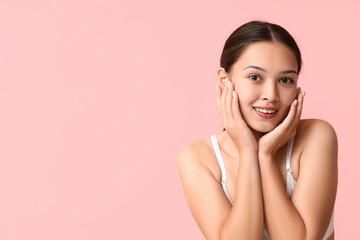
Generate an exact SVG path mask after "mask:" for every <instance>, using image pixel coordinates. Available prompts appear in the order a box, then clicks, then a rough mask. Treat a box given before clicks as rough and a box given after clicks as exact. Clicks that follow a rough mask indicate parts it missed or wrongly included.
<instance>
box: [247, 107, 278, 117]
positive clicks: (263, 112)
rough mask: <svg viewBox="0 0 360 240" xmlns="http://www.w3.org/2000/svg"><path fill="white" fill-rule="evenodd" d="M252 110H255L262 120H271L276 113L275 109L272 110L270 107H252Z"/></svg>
mask: <svg viewBox="0 0 360 240" xmlns="http://www.w3.org/2000/svg"><path fill="white" fill-rule="evenodd" d="M253 109H254V110H255V112H256V113H257V114H258V115H259V116H260V117H262V118H266V119H269V118H272V117H274V116H275V114H276V113H277V111H278V110H277V109H275V108H272V107H263V108H261V107H253Z"/></svg>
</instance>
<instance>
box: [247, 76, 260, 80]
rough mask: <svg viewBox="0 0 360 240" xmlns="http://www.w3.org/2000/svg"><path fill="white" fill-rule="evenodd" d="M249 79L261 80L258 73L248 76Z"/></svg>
mask: <svg viewBox="0 0 360 240" xmlns="http://www.w3.org/2000/svg"><path fill="white" fill-rule="evenodd" d="M249 79H250V80H253V81H259V80H261V79H260V77H259V76H258V75H250V76H249Z"/></svg>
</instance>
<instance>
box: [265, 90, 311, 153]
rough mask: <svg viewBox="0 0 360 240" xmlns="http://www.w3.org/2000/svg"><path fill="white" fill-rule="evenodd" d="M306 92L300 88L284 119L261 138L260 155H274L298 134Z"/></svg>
mask: <svg viewBox="0 0 360 240" xmlns="http://www.w3.org/2000/svg"><path fill="white" fill-rule="evenodd" d="M303 101H304V93H302V92H301V89H300V88H299V91H298V94H297V98H296V99H295V100H294V101H293V102H292V103H291V106H290V111H289V113H288V115H287V116H286V118H285V119H284V121H283V122H282V123H280V124H279V125H278V126H277V127H276V128H274V129H273V130H272V131H270V132H268V133H267V134H265V135H264V136H262V137H261V138H260V139H259V142H258V147H259V149H258V154H259V156H272V157H274V155H275V153H276V152H277V151H278V150H279V149H280V148H281V147H282V146H283V145H284V144H285V143H287V142H288V141H289V140H290V139H291V138H292V137H293V136H295V134H296V129H297V126H298V124H299V121H300V116H301V111H302V107H303Z"/></svg>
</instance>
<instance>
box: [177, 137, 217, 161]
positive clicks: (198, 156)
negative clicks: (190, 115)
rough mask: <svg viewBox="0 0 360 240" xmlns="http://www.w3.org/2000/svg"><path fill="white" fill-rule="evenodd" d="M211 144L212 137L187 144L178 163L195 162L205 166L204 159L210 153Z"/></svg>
mask: <svg viewBox="0 0 360 240" xmlns="http://www.w3.org/2000/svg"><path fill="white" fill-rule="evenodd" d="M210 144H211V140H210V137H207V138H203V139H199V140H196V141H193V142H190V143H188V144H186V145H185V146H183V147H182V148H181V149H180V151H179V153H178V162H179V161H180V162H184V161H195V162H196V164H204V158H206V156H208V155H209V152H210V147H211V145H210Z"/></svg>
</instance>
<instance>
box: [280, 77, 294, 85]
mask: <svg viewBox="0 0 360 240" xmlns="http://www.w3.org/2000/svg"><path fill="white" fill-rule="evenodd" d="M280 82H281V83H285V84H289V83H293V82H294V81H293V80H292V79H290V78H282V79H280Z"/></svg>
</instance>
